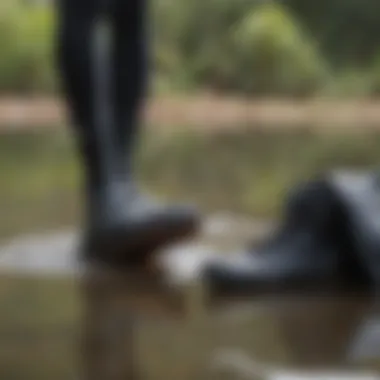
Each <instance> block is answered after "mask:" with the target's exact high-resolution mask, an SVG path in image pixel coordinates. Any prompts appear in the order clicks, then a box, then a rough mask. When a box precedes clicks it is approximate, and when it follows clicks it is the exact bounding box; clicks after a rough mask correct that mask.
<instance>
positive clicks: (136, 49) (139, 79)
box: [111, 0, 149, 181]
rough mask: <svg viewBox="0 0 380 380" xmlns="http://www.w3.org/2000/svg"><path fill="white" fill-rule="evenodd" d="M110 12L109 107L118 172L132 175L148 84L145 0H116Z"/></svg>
mask: <svg viewBox="0 0 380 380" xmlns="http://www.w3.org/2000/svg"><path fill="white" fill-rule="evenodd" d="M116 1H117V3H116V7H115V8H114V10H113V13H112V15H111V17H112V26H113V32H114V44H113V46H114V50H113V51H114V54H113V71H112V74H113V106H114V112H115V120H116V136H117V141H116V143H117V144H118V153H119V155H120V156H119V159H120V164H121V165H122V166H121V168H120V171H121V175H122V176H123V177H125V178H126V180H127V181H130V180H132V177H133V160H134V153H135V151H136V147H137V139H138V137H139V136H138V135H139V130H140V123H141V111H142V109H141V108H142V106H143V104H142V103H143V101H144V96H145V95H146V90H147V85H148V75H149V67H148V45H149V38H148V36H147V33H146V28H147V21H148V20H147V13H148V12H147V0H130V1H123V0H116Z"/></svg>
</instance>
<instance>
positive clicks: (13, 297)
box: [0, 215, 380, 380]
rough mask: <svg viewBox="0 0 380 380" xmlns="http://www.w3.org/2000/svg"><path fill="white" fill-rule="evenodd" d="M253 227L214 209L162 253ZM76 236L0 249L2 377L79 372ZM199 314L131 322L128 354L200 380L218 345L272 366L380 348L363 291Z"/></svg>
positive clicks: (147, 370) (347, 358)
mask: <svg viewBox="0 0 380 380" xmlns="http://www.w3.org/2000/svg"><path fill="white" fill-rule="evenodd" d="M257 227H258V223H249V221H248V220H246V219H239V218H233V217H232V216H231V215H224V216H223V215H218V216H215V217H212V218H209V219H208V220H207V221H206V223H205V226H204V233H203V235H202V236H203V237H202V239H200V240H199V241H198V242H191V243H189V244H188V245H186V246H185V245H184V246H183V247H181V246H178V247H176V249H175V252H174V251H173V252H170V254H174V253H175V254H180V257H182V262H183V260H184V262H185V263H186V265H187V264H188V263H189V262H190V261H186V260H187V259H186V257H187V258H188V259H189V260H190V258H191V257H197V255H198V257H199V256H202V255H203V254H204V253H205V252H212V251H213V250H215V251H216V250H218V245H217V244H216V242H217V241H219V242H220V243H221V242H222V240H223V243H221V244H222V245H223V246H224V247H226V245H228V244H229V247H236V248H238V247H239V246H240V244H241V241H242V239H243V240H244V238H248V237H251V235H252V234H251V231H252V230H253V228H257ZM262 228H263V227H262ZM263 229H264V228H263ZM234 231H236V234H235V233H234ZM237 236H238V237H239V238H238V239H236V237H237ZM222 237H223V239H222ZM219 238H220V239H219ZM76 242H77V235H76V233H75V232H73V231H65V232H57V233H55V234H54V233H49V234H46V235H30V236H22V237H19V238H17V239H12V240H10V242H9V244H7V245H4V246H3V247H2V249H0V274H1V275H0V283H1V286H0V308H1V310H2V313H1V314H0V378H1V379H10V380H12V379H19V380H23V379H25V380H26V379H28V380H30V379H39V380H44V379H51V378H54V379H57V380H60V379H62V380H63V379H65V380H66V379H74V378H75V374H76V373H78V370H79V366H78V365H79V363H78V358H79V355H78V354H79V352H78V344H77V343H78V338H79V334H80V332H81V328H80V327H81V326H80V310H81V302H80V299H79V294H78V288H77V285H78V283H77V279H78V277H77V276H76V275H77V273H78V271H79V269H80V267H79V265H78V263H77V260H76V254H75V252H76V250H75V246H76ZM227 242H228V244H227ZM52 253H54V254H52ZM195 312H198V311H197V310H196V311H195ZM198 314H199V315H200V317H198V318H197V319H196V321H195V322H194V321H193V322H189V321H188V320H187V319H183V320H178V319H176V320H174V319H173V320H171V319H167V320H165V319H162V318H160V319H157V320H154V319H152V318H149V319H142V320H141V321H140V322H139V323H138V325H137V327H136V329H137V345H136V350H137V351H138V360H139V363H140V368H141V371H142V373H143V375H144V377H143V378H146V379H157V380H159V379H168V378H170V379H195V378H199V376H200V372H202V371H204V369H205V365H206V364H207V363H208V362H209V361H210V360H211V358H212V357H213V355H214V354H215V352H217V351H218V350H219V349H224V348H229V349H231V348H233V349H239V350H243V352H245V353H246V354H247V355H249V356H250V357H252V358H254V359H255V360H256V361H259V362H264V363H269V364H270V365H276V366H278V367H280V368H281V367H282V366H291V367H304V368H307V369H314V368H321V367H322V368H325V367H333V368H335V367H339V368H346V369H347V368H351V367H352V366H354V367H355V366H357V365H359V366H360V365H362V364H363V363H364V364H369V363H372V364H373V363H374V362H376V355H377V354H380V336H379V335H378V334H376V331H377V327H376V326H374V324H373V323H372V325H370V324H368V323H367V322H368V321H372V322H373V321H376V322H377V314H376V312H375V310H374V308H373V305H371V301H370V300H368V299H364V298H362V297H329V298H326V297H324V298H322V297H319V298H310V297H309V298H307V297H306V298H304V299H300V298H293V299H290V298H286V299H285V298H283V297H278V298H277V299H276V298H271V299H268V300H265V299H260V300H259V301H258V300H255V299H251V300H244V301H241V300H240V301H239V300H225V301H224V302H221V303H219V307H218V308H217V309H212V310H202V312H200V310H199V313H198ZM379 315H380V314H379ZM379 323H380V319H379ZM366 327H367V331H366V330H365V328H366ZM368 329H369V330H368ZM371 338H372V339H371ZM374 338H375V339H374ZM376 338H379V339H376ZM162 347H165V350H163V349H162ZM371 356H374V358H373V357H371ZM379 357H380V356H379ZM366 368H367V366H366ZM368 368H369V367H368ZM370 368H373V367H372V365H371V366H370ZM379 368H380V367H379ZM206 378H207V377H206Z"/></svg>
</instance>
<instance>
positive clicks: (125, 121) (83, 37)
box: [58, 0, 198, 265]
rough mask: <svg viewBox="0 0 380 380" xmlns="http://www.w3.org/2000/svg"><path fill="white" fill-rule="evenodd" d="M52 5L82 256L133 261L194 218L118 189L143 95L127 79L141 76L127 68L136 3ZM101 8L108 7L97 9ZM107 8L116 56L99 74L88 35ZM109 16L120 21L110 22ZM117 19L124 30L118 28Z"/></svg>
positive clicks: (187, 230)
mask: <svg viewBox="0 0 380 380" xmlns="http://www.w3.org/2000/svg"><path fill="white" fill-rule="evenodd" d="M60 1H61V3H60V8H59V30H58V36H59V38H58V46H59V49H58V50H59V56H58V57H59V67H60V69H61V74H62V79H63V85H64V91H65V95H66V97H67V101H68V105H69V109H70V111H71V116H72V121H73V123H74V131H75V140H76V142H77V143H78V144H79V150H80V153H81V156H82V159H83V160H82V161H83V169H84V174H85V186H86V192H85V197H86V199H85V201H86V203H87V213H86V220H85V227H86V230H87V231H86V233H85V238H84V246H83V250H84V255H85V257H87V258H89V259H95V260H100V261H102V262H105V263H106V264H126V265H129V264H131V261H133V260H134V259H135V258H134V259H133V260H132V258H131V256H134V255H141V256H144V255H147V254H150V253H151V251H152V250H155V249H158V248H160V247H163V246H165V245H167V244H169V243H172V242H174V241H176V240H178V239H180V238H182V237H186V236H187V235H188V234H191V233H193V232H194V229H195V228H196V227H197V225H198V217H197V215H196V214H195V213H193V212H189V210H188V209H186V208H185V209H181V208H175V209H173V208H170V209H167V208H156V207H152V205H151V204H150V203H149V202H145V199H144V198H143V197H140V196H139V195H138V194H136V195H135V194H133V196H132V195H131V194H130V192H127V191H126V188H127V187H128V184H129V182H130V175H129V171H128V170H127V167H126V166H125V165H124V161H125V160H127V162H128V160H129V159H130V158H131V156H132V150H133V147H134V146H135V142H134V139H133V136H135V133H136V129H137V127H138V125H137V122H138V120H137V114H138V105H139V103H140V101H141V100H142V96H143V93H142V92H141V91H140V89H141V84H140V83H141V81H140V79H138V80H135V79H136V78H135V76H136V75H143V74H144V73H145V72H146V70H145V68H144V67H139V70H140V71H139V72H140V74H138V73H135V71H134V70H136V62H137V65H139V63H138V62H140V61H141V60H143V56H142V54H141V53H140V51H139V50H138V49H137V50H136V48H135V43H136V40H138V39H139V38H140V37H139V33H138V32H137V30H139V28H140V27H141V26H142V25H144V23H143V20H142V18H141V17H140V16H141V15H142V14H143V13H142V8H139V4H138V3H139V0H133V1H129V0H128V1H125V0H122V1H121V0H120V1H119V2H117V1H116V2H115V1H110V2H109V3H108V4H107V3H106V4H103V1H102V0H60ZM128 4H129V5H128ZM104 5H106V6H107V7H108V9H101V8H102V6H104ZM112 7H114V8H113V9H112ZM140 9H141V11H140ZM112 10H113V12H111V13H112V14H113V17H111V18H110V22H111V25H113V26H115V28H114V30H113V31H114V34H113V35H114V37H115V42H116V43H115V45H114V48H115V50H114V51H115V52H116V53H115V59H114V60H113V62H114V67H113V69H112V70H107V68H108V66H106V65H104V64H103V63H105V62H104V61H103V59H102V58H104V56H99V55H98V54H99V51H98V49H96V50H95V49H94V47H97V48H99V45H96V44H95V42H96V41H97V40H96V39H95V38H96V37H97V36H96V34H95V31H96V26H97V25H96V21H98V16H103V13H106V12H105V11H112ZM103 11H104V12H103ZM115 12H116V13H117V12H120V16H119V17H115ZM122 22H123V23H126V24H129V27H128V28H125V27H124V26H123V27H121V24H122ZM123 41H124V43H123ZM95 54H97V55H95ZM124 65H126V66H125V67H124ZM129 70H131V71H129ZM112 72H115V77H114V80H113V81H112V80H111V82H113V84H115V83H117V86H112V85H111V84H112V83H108V82H109V79H111V78H112V75H111V73H112ZM131 78H133V80H132V79H131ZM104 79H105V80H104ZM109 85H110V86H109ZM111 89H115V96H111ZM114 102H115V103H116V105H117V107H114V106H113V103H114ZM115 110H117V113H116V114H115V112H112V111H115ZM108 111H110V112H108ZM119 115H120V117H119ZM121 115H122V116H121ZM116 122H117V123H116ZM127 174H128V175H127ZM148 251H149V252H148ZM143 259H144V258H143Z"/></svg>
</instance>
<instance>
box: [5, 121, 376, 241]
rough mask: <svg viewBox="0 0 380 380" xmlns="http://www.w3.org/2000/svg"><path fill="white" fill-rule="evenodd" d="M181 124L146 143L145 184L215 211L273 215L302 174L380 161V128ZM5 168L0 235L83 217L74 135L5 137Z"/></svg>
mask: <svg viewBox="0 0 380 380" xmlns="http://www.w3.org/2000/svg"><path fill="white" fill-rule="evenodd" d="M177 130H178V132H176V133H173V134H171V135H167V136H165V137H163V136H158V135H157V136H156V135H155V136H149V138H147V137H146V136H145V138H144V139H143V141H141V144H140V147H141V149H140V151H139V153H140V155H139V157H138V161H137V168H138V169H137V172H138V175H139V177H140V179H141V184H142V186H144V187H146V188H147V189H148V190H150V191H152V192H153V193H155V194H157V195H158V196H160V197H163V198H167V199H170V200H180V199H184V200H190V201H193V202H195V203H197V204H198V205H200V207H201V208H202V209H204V210H205V211H210V212H212V211H215V210H220V209H223V210H231V211H235V212H239V213H244V214H247V215H255V216H259V217H265V218H267V217H273V216H276V215H277V213H278V211H279V207H280V205H281V203H282V201H283V197H284V192H286V191H287V190H288V189H289V187H290V186H292V185H294V184H295V183H296V182H298V181H299V180H301V179H303V178H307V177H310V176H312V175H314V174H316V173H319V172H323V171H325V170H329V169H331V168H335V167H364V168H367V167H372V166H374V165H377V163H378V162H380V149H379V146H380V134H368V133H367V134H363V135H359V134H355V135H342V134H340V135H331V134H329V135H326V136H324V135H320V134H319V135H313V134H312V133H311V132H310V133H308V132H302V133H301V132H297V133H290V132H283V133H279V132H275V133H274V132H272V133H271V132H268V133H265V132H253V131H244V129H243V128H239V131H237V132H236V133H228V134H227V133H225V134H222V133H220V134H195V133H194V132H189V130H188V129H186V128H183V127H182V128H178V129H177ZM0 173H1V177H0V211H1V213H0V215H1V218H0V239H1V238H6V237H9V236H11V235H13V234H17V233H21V232H27V231H35V230H41V229H46V228H49V229H52V228H58V227H59V226H62V225H69V224H72V223H76V222H77V221H78V217H79V215H80V210H81V205H82V199H81V191H80V179H81V167H80V164H79V158H78V156H77V154H76V151H75V149H74V147H73V144H72V140H71V139H70V136H68V135H67V134H65V133H54V132H43V133H37V132H30V133H29V134H27V133H23V134H8V135H6V134H3V135H1V136H0Z"/></svg>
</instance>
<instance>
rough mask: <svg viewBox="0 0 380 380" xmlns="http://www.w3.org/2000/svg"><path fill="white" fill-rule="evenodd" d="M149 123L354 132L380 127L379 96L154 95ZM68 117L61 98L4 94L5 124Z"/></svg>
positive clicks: (54, 122) (1, 123)
mask: <svg viewBox="0 0 380 380" xmlns="http://www.w3.org/2000/svg"><path fill="white" fill-rule="evenodd" d="M144 115H145V119H146V121H147V124H148V125H154V128H160V130H162V131H166V130H173V127H176V126H178V125H184V126H186V127H189V128H191V129H192V130H201V131H204V132H209V131H215V130H217V131H220V130H233V129H236V128H242V127H248V128H249V129H254V130H260V129H262V128H265V129H277V128H281V129H285V130H299V129H301V130H310V129H316V130H317V131H321V130H322V131H325V132H329V131H336V130H338V131H339V130H344V131H346V130H348V129H349V130H352V131H354V132H358V131H360V132H363V131H368V130H370V131H372V130H374V129H375V130H380V100H373V101H369V100H350V101H349V100H344V101H339V100H329V99H318V100H310V101H293V100H289V99H258V100H250V99H244V98H232V97H217V96H210V95H199V96H175V97H169V96H167V97H158V98H151V99H149V100H148V101H147V103H146V106H145V108H144ZM65 122H66V109H65V106H64V104H63V103H62V101H61V100H60V99H55V98H38V97H37V98H15V97H9V96H8V97H5V96H3V97H0V130H1V131H9V130H10V131H19V130H25V129H30V128H33V129H36V128H39V129H50V128H52V127H54V126H58V125H63V124H64V123H65Z"/></svg>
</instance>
